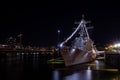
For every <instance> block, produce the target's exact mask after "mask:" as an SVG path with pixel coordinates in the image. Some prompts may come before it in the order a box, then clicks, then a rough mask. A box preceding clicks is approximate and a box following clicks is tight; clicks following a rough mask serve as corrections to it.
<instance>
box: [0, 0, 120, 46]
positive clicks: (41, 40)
mask: <svg viewBox="0 0 120 80" xmlns="http://www.w3.org/2000/svg"><path fill="white" fill-rule="evenodd" d="M82 14H84V15H85V19H86V20H90V21H91V22H92V23H91V25H92V26H94V29H93V30H92V35H91V38H92V39H93V41H94V42H95V44H97V45H98V44H101V45H105V44H108V43H111V42H114V41H117V40H120V29H119V27H120V8H119V3H117V2H113V1H106V2H105V1H101V0H100V1H95V0H88V1H87V0H83V1H81V0H79V1H66V2H65V1H51V0H50V1H45V0H44V1H41V2H33V1H31V2H30V3H28V2H17V3H12V4H5V5H4V4H3V5H2V6H1V7H0V27H1V29H0V43H5V42H6V40H7V39H8V38H9V37H11V36H12V37H15V38H17V35H18V34H19V33H22V34H23V39H22V41H23V43H24V44H28V45H29V44H30V45H37V46H52V45H56V43H57V39H58V34H57V30H58V29H60V30H61V33H60V40H61V41H62V40H64V39H65V38H66V37H68V36H69V35H70V34H71V33H72V31H73V27H77V25H75V24H74V22H75V21H80V20H81V15H82Z"/></svg>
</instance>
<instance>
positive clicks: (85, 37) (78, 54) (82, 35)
mask: <svg viewBox="0 0 120 80" xmlns="http://www.w3.org/2000/svg"><path fill="white" fill-rule="evenodd" d="M87 23H88V22H87V21H85V20H84V16H83V18H82V19H81V21H80V22H79V25H78V27H77V28H76V29H75V31H74V32H73V33H72V34H71V35H70V36H69V37H68V38H67V39H66V40H65V41H63V42H62V43H61V44H60V52H61V55H62V57H63V59H64V63H65V66H72V65H76V64H80V63H86V62H91V61H94V60H95V58H96V53H97V50H96V48H95V46H94V42H93V41H92V39H91V38H90V36H89V34H88V29H89V28H90V27H86V24H87ZM73 36H74V40H73V42H72V43H71V45H70V46H66V45H65V44H66V43H67V42H68V41H69V40H70V39H71V38H72V37H73Z"/></svg>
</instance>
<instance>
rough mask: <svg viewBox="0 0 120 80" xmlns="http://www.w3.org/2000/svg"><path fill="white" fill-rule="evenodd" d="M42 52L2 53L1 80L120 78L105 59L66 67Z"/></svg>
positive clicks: (0, 64)
mask: <svg viewBox="0 0 120 80" xmlns="http://www.w3.org/2000/svg"><path fill="white" fill-rule="evenodd" d="M53 58H55V57H54V56H51V55H50V54H40V53H0V79H1V80H120V72H119V70H118V69H116V68H114V67H113V66H112V67H111V66H108V65H105V63H104V60H95V61H94V62H91V63H86V64H79V65H76V66H70V67H65V66H64V62H62V61H61V63H48V60H51V59H53Z"/></svg>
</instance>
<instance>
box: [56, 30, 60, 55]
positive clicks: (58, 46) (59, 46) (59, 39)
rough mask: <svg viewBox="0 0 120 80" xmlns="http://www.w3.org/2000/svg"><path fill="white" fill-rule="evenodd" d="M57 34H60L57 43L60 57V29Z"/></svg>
mask: <svg viewBox="0 0 120 80" xmlns="http://www.w3.org/2000/svg"><path fill="white" fill-rule="evenodd" d="M57 33H58V42H57V47H58V56H59V54H60V48H59V47H60V46H59V44H60V30H59V29H58V31H57Z"/></svg>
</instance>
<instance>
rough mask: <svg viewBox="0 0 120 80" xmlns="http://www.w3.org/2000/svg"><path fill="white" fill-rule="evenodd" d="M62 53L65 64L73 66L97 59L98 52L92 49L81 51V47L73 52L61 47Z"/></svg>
mask: <svg viewBox="0 0 120 80" xmlns="http://www.w3.org/2000/svg"><path fill="white" fill-rule="evenodd" d="M61 55H62V57H63V59H64V64H65V66H73V65H77V64H82V63H87V62H92V61H94V60H95V59H96V53H95V52H94V50H91V51H81V50H79V49H75V50H74V52H73V53H71V51H70V50H68V49H65V48H64V49H61Z"/></svg>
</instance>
